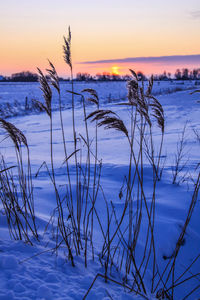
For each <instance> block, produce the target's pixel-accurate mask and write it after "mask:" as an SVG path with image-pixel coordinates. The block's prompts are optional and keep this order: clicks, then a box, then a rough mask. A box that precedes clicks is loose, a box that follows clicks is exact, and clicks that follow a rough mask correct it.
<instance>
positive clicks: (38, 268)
mask: <svg viewBox="0 0 200 300" xmlns="http://www.w3.org/2000/svg"><path fill="white" fill-rule="evenodd" d="M176 86H177V84H175V83H173V84H172V83H170V82H161V83H160V84H157V83H155V90H154V93H155V94H157V97H158V99H159V101H160V103H161V104H162V105H163V108H164V111H165V116H166V129H165V139H164V147H163V149H164V150H163V159H162V162H164V171H163V176H162V179H161V181H159V182H158V183H157V185H158V186H157V194H156V219H155V237H156V238H155V240H156V253H157V260H158V262H159V264H160V265H161V269H163V268H164V263H165V262H166V259H164V258H168V257H171V256H172V255H173V252H174V250H175V245H176V242H177V239H178V237H179V235H180V233H181V229H182V226H183V224H184V222H185V218H186V215H187V210H188V208H189V204H190V200H191V197H192V193H193V189H194V187H193V183H192V181H191V180H190V179H188V180H187V181H186V182H181V178H182V174H183V173H184V174H185V172H188V176H191V177H192V178H194V179H195V178H196V174H197V171H196V170H195V167H196V165H197V163H199V150H200V149H199V147H200V144H199V143H198V141H197V139H196V137H195V134H194V129H196V130H199V128H200V119H199V115H200V114H199V112H200V104H199V103H198V100H199V98H200V96H199V95H198V94H193V95H190V94H189V93H190V89H191V90H194V89H195V86H194V83H191V82H189V83H185V84H184V87H183V90H182V91H178V92H175V91H176ZM86 87H91V88H95V89H96V90H97V91H98V93H99V95H100V106H101V105H102V107H103V108H105V107H106V109H112V110H114V111H115V112H117V114H118V115H120V117H121V118H122V119H123V120H124V122H125V124H127V126H128V116H129V113H128V109H127V107H125V106H120V105H117V103H118V102H119V99H120V98H121V97H125V95H126V89H125V83H124V82H115V83H87V84H83V83H77V84H76V85H75V90H76V91H77V92H80V91H81V90H82V89H83V88H86ZM1 88H2V89H1V91H0V97H1V101H2V102H7V101H10V102H11V103H13V102H14V100H18V101H24V100H23V99H25V97H26V96H28V97H36V98H37V99H40V100H41V92H40V91H39V89H38V84H7V85H3V84H1ZM67 89H70V86H69V85H68V84H66V83H64V84H62V93H63V95H64V97H63V102H66V107H68V108H69V107H70V106H71V104H70V100H69V99H70V97H69V95H68V94H67V93H66V94H65V90H67ZM167 91H168V93H167ZM169 91H170V92H169ZM173 91H174V92H173ZM108 99H112V101H107V100H108ZM114 100H115V101H114ZM56 101H57V100H56V95H54V107H55V111H54V113H53V133H54V140H53V147H54V163H55V170H56V180H57V184H58V186H59V187H60V192H61V194H62V193H64V191H62V186H63V185H64V184H65V182H66V172H65V169H64V168H62V163H63V160H64V154H63V145H62V136H61V130H60V123H59V122H60V121H59V112H58V111H57V108H56ZM123 101H124V100H123ZM94 109H95V108H94V106H93V105H88V106H87V113H89V112H91V111H93V110H94ZM19 114H20V113H19ZM75 115H76V128H77V132H78V133H81V134H84V127H83V116H82V108H81V105H80V101H79V100H78V99H77V106H76V109H75ZM63 120H64V128H65V135H66V137H67V138H66V140H67V149H68V153H72V152H73V134H72V126H71V124H72V116H71V109H65V110H64V111H63ZM9 121H10V122H12V123H13V124H14V125H15V126H17V127H18V128H19V129H20V130H22V132H23V133H24V134H25V136H26V137H27V140H28V144H29V147H30V156H31V166H32V172H33V174H36V172H37V170H38V169H39V167H40V166H41V164H42V163H43V161H46V163H47V164H48V165H49V164H50V155H49V143H50V140H49V118H48V116H47V115H46V114H45V113H41V114H31V115H25V116H16V117H13V118H10V119H9ZM185 124H186V141H187V143H186V146H185V156H184V161H185V162H186V167H185V168H184V170H183V172H182V173H181V174H180V177H179V179H180V184H179V185H173V184H172V166H173V165H174V159H175V153H176V150H177V142H178V141H179V140H180V136H181V133H182V130H183V128H184V126H185ZM89 129H90V130H91V132H94V124H90V123H89ZM4 136H5V133H4V132H3V131H2V132H1V135H0V139H1V140H2V142H1V154H2V155H4V157H5V159H6V162H7V163H8V164H9V165H12V164H13V163H15V152H14V149H13V145H12V142H11V141H9V140H8V139H6V140H4ZM160 137H161V133H160V130H159V128H155V130H154V138H155V141H156V145H158V144H159V141H160ZM98 139H99V142H98V148H99V149H98V151H99V158H100V159H101V158H102V161H103V169H102V178H101V184H102V187H103V190H104V193H105V195H106V198H107V201H108V203H110V201H112V202H113V204H114V206H115V210H116V214H117V216H120V215H121V213H122V210H123V200H124V198H123V197H122V198H121V199H120V198H119V192H120V189H121V187H122V183H123V180H124V176H125V175H126V174H127V173H128V163H129V155H128V144H127V140H126V138H125V136H123V135H122V133H121V132H118V131H114V130H108V131H105V130H104V129H103V128H100V129H99V137H98ZM135 147H137V144H135ZM83 157H84V153H83ZM69 162H70V172H71V175H72V178H73V180H74V183H75V167H74V160H73V158H72V159H70V161H69ZM73 175H74V177H73ZM72 183H73V182H72ZM33 185H34V198H35V209H36V216H37V218H36V223H37V226H38V228H39V241H36V240H34V239H33V240H32V242H33V246H31V245H28V244H25V243H23V242H22V241H15V240H13V239H11V238H10V236H9V231H8V229H7V221H6V217H5V215H4V214H3V211H2V210H1V212H0V300H4V299H5V300H19V299H20V300H27V299H35V300H39V299H45V300H51V299H52V300H53V299H58V300H61V299H83V297H84V295H85V294H86V292H87V290H88V289H89V287H90V285H91V284H92V282H93V280H94V278H95V276H96V275H97V274H98V273H101V274H103V267H102V266H101V264H100V262H99V259H98V254H99V252H100V250H101V241H102V238H101V233H100V229H99V226H98V225H97V224H96V223H95V227H94V240H95V242H94V244H95V253H94V255H95V259H94V261H93V259H92V252H91V250H89V255H88V256H89V258H88V267H87V268H85V267H84V257H83V256H76V255H75V257H74V261H75V267H72V266H71V263H70V262H69V261H67V250H66V248H65V247H64V245H62V247H60V248H59V249H58V250H55V247H56V243H55V240H54V239H53V238H52V231H51V228H49V230H47V232H45V233H44V228H45V226H46V224H47V222H48V220H49V217H50V215H51V213H52V211H53V210H54V208H55V207H56V199H55V195H54V189H53V186H52V185H51V184H50V182H49V177H48V173H47V171H46V170H45V168H42V169H41V171H40V173H39V175H38V177H34V178H33ZM144 186H145V190H146V194H147V195H148V197H147V201H148V203H150V201H151V194H152V171H151V168H150V167H149V164H148V161H147V159H146V160H144ZM102 201H103V199H102V196H100V197H99V199H98V201H97V203H96V208H97V210H98V211H99V215H100V218H101V220H102V223H104V225H105V226H106V222H107V220H106V218H105V208H104V207H103V205H102ZM0 208H1V204H0ZM199 209H200V207H199V200H198V201H197V204H196V206H195V210H194V214H193V216H192V219H191V222H190V225H189V227H188V229H187V232H186V235H185V243H184V244H183V245H182V246H181V251H180V258H179V260H178V262H177V274H181V273H182V272H183V271H184V270H185V268H186V267H187V266H188V265H189V264H190V263H191V262H192V260H193V259H194V258H195V257H196V256H197V255H198V254H199V245H200V234H199V225H200V221H199ZM114 223H115V222H114V221H113V220H112V223H111V231H112V230H114V228H115V224H114ZM147 223H148V220H147V216H144V219H143V224H142V227H141V236H142V233H144V234H146V233H145V228H146V225H147ZM112 226H113V228H112ZM122 229H123V228H122ZM122 231H123V230H122ZM138 243H139V244H138V245H139V246H138V250H137V251H138V254H139V252H140V251H142V249H144V246H145V245H144V243H145V239H143V238H141V237H140V239H139V242H138ZM53 249H54V251H53ZM193 267H194V268H193V269H192V271H191V272H193V273H192V274H195V273H197V272H199V261H197V262H196V264H194V266H193ZM151 275H152V274H151V271H149V275H148V276H149V278H150V277H151ZM190 275H191V273H190V272H189V273H188V276H190ZM111 276H112V278H114V279H115V280H116V281H120V280H121V279H122V277H123V270H122V273H120V272H118V271H117V270H116V269H115V268H113V269H112V275H111ZM148 276H147V277H148ZM146 280H147V279H146ZM147 281H148V280H147ZM198 281H199V277H198V278H196V279H194V280H193V281H192V282H190V283H189V284H187V283H186V284H185V285H184V289H183V288H182V285H180V287H178V288H177V292H176V294H175V299H182V298H183V297H184V295H185V294H184V293H185V291H186V294H187V291H188V293H189V291H190V290H192V287H195V286H196V285H197V284H198ZM147 286H148V282H147ZM149 291H150V287H149ZM199 295H200V291H199V290H197V291H196V293H194V294H192V295H191V296H190V297H189V298H188V299H198V297H199ZM154 296H155V295H150V292H148V299H154ZM87 299H104V300H106V299H143V298H142V297H140V296H139V295H138V296H135V295H134V294H133V293H130V292H129V291H128V290H127V289H124V288H123V287H122V286H119V285H117V284H115V283H113V282H109V283H105V280H103V279H102V278H98V279H97V280H96V282H95V284H94V286H93V288H92V289H91V291H90V292H89V294H88V296H87Z"/></svg>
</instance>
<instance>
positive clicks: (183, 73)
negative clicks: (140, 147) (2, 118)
mask: <svg viewBox="0 0 200 300" xmlns="http://www.w3.org/2000/svg"><path fill="white" fill-rule="evenodd" d="M137 76H138V79H139V80H143V81H145V80H147V77H146V76H145V75H144V74H143V73H142V72H137ZM47 79H48V76H47ZM130 79H131V75H117V74H111V73H107V72H103V73H102V74H100V73H98V74H96V75H90V74H89V73H77V74H76V78H75V79H74V80H75V81H127V80H130ZM59 80H60V81H69V80H70V78H67V79H64V78H62V77H59ZM154 80H155V81H164V80H166V81H167V80H200V68H198V69H193V70H189V69H187V68H183V69H177V70H176V72H175V74H171V73H169V72H168V73H167V72H166V71H164V72H163V73H162V74H159V75H154ZM0 81H1V82H37V81H38V75H37V74H36V73H32V72H29V71H23V72H19V73H14V74H12V75H11V76H9V77H5V76H2V75H0Z"/></svg>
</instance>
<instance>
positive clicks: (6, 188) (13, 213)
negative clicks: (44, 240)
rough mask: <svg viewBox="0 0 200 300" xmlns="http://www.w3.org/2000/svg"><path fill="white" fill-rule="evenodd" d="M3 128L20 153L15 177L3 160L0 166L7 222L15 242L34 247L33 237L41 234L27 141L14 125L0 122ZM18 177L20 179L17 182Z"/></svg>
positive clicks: (17, 153)
mask: <svg viewBox="0 0 200 300" xmlns="http://www.w3.org/2000/svg"><path fill="white" fill-rule="evenodd" d="M0 127H1V128H2V129H3V130H4V131H5V133H6V135H7V138H10V139H11V140H12V142H13V144H14V148H15V152H16V166H14V167H15V169H16V175H15V176H14V174H13V172H12V168H10V167H7V165H6V163H5V160H4V158H3V157H2V158H1V164H0V165H1V171H0V184H1V188H0V198H1V201H2V204H3V208H4V213H5V215H6V218H7V222H8V226H9V231H10V235H11V236H12V237H14V238H15V239H20V240H24V241H26V242H29V243H30V244H32V242H31V237H32V236H33V237H35V238H37V239H38V234H37V227H36V221H35V211H34V198H33V186H32V174H31V164H30V155H29V147H28V143H27V139H26V137H25V135H24V134H23V133H22V131H21V130H19V129H18V128H17V127H15V126H14V125H13V124H12V123H10V122H7V121H5V120H3V119H0ZM23 146H25V149H26V156H27V159H26V163H27V170H26V168H25V166H24V159H23V157H24V156H25V153H23V152H24V151H23ZM16 176H17V179H15V177H16Z"/></svg>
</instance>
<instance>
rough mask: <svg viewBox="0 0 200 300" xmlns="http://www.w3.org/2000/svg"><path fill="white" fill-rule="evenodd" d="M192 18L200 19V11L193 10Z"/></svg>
mask: <svg viewBox="0 0 200 300" xmlns="http://www.w3.org/2000/svg"><path fill="white" fill-rule="evenodd" d="M190 17H192V19H195V20H198V19H200V10H193V11H191V12H190Z"/></svg>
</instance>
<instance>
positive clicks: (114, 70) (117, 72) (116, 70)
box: [111, 66, 119, 75]
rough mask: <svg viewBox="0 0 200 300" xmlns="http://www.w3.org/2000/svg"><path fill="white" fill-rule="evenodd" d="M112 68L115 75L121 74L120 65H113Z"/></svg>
mask: <svg viewBox="0 0 200 300" xmlns="http://www.w3.org/2000/svg"><path fill="white" fill-rule="evenodd" d="M111 70H112V74H113V75H119V67H117V66H113V67H112V68H111Z"/></svg>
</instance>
